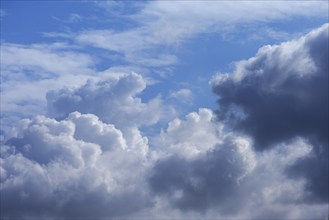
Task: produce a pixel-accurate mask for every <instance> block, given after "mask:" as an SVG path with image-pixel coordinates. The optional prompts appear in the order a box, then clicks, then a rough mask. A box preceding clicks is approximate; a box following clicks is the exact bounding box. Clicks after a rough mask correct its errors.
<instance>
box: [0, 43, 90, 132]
mask: <svg viewBox="0 0 329 220" xmlns="http://www.w3.org/2000/svg"><path fill="white" fill-rule="evenodd" d="M75 49H76V48H75V47H74V46H72V45H68V44H66V43H50V44H32V45H22V44H10V43H2V44H1V82H2V84H1V111H2V112H1V113H2V120H3V121H2V128H1V129H5V130H7V127H10V126H12V125H13V124H14V123H16V122H17V120H16V119H15V118H16V117H17V116H19V117H20V118H24V117H31V116H32V115H35V114H44V113H45V95H46V92H47V91H48V90H49V89H57V88H61V87H63V86H64V85H66V86H77V85H80V84H82V83H83V82H84V81H86V80H87V78H91V77H92V76H91V74H93V73H94V70H93V66H94V64H95V60H94V59H93V58H92V57H91V56H89V55H87V54H84V53H82V52H78V51H75Z"/></svg>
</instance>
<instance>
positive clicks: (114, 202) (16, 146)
mask: <svg viewBox="0 0 329 220" xmlns="http://www.w3.org/2000/svg"><path fill="white" fill-rule="evenodd" d="M87 129H88V131H87ZM90 129H92V130H90ZM87 132H88V133H87ZM126 143H127V142H126V140H125V139H124V138H123V135H122V133H121V131H120V130H118V129H116V128H115V127H114V126H113V125H112V124H104V123H103V122H101V121H100V120H99V119H98V118H97V117H96V116H95V115H91V114H81V113H78V112H73V113H71V114H70V115H69V116H68V118H66V119H65V120H61V121H56V120H54V119H50V118H46V117H44V116H39V117H36V118H34V119H32V120H23V121H22V122H21V124H20V126H19V127H18V129H17V130H16V135H15V137H13V138H11V139H10V140H8V141H7V142H6V145H4V146H2V148H1V149H2V154H1V156H2V157H1V171H2V172H1V199H2V201H3V202H2V203H1V210H2V212H1V216H2V217H10V218H11V217H12V218H27V217H34V218H35V217H41V218H42V217H66V218H67V217H81V216H84V217H86V216H87V217H88V216H89V217H109V216H110V217H111V216H117V215H126V214H129V213H130V212H134V211H136V210H138V209H140V208H142V207H144V206H148V205H150V204H151V203H150V202H151V200H150V198H149V197H148V196H147V191H146V190H144V187H143V184H144V182H143V179H142V177H143V176H144V175H145V174H144V172H145V167H146V165H147V164H146V163H145V162H143V161H145V151H144V149H141V148H139V146H132V145H129V146H128V145H127V144H126ZM137 198H138V199H137ZM141 198H143V199H141Z"/></svg>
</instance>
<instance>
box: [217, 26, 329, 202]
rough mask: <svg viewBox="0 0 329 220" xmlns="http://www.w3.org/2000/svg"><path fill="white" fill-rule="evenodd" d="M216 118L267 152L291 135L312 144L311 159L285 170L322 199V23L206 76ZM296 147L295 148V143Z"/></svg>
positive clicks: (324, 109) (324, 53)
mask: <svg viewBox="0 0 329 220" xmlns="http://www.w3.org/2000/svg"><path fill="white" fill-rule="evenodd" d="M212 88H213V91H214V92H215V93H216V94H217V95H218V96H219V99H218V103H219V107H220V109H219V110H218V115H219V118H220V120H225V121H227V122H228V123H230V125H231V127H232V128H233V129H235V130H237V131H240V132H241V133H244V134H247V135H250V136H251V137H252V138H253V142H254V148H255V149H256V150H258V151H263V150H267V149H269V148H271V147H275V146H276V145H277V144H280V143H283V142H288V141H290V140H292V139H294V138H296V137H303V138H306V139H307V140H308V141H309V142H310V143H311V144H312V145H313V154H314V157H313V158H307V159H303V160H300V161H298V162H296V164H294V165H293V166H292V167H290V168H289V169H288V171H287V173H288V175H290V176H292V177H297V176H298V177H300V178H301V177H306V178H307V179H308V181H309V183H308V190H309V191H310V192H312V196H311V197H312V199H311V198H310V200H312V201H317V202H320V201H322V202H328V103H329V102H328V24H325V25H323V26H322V27H320V28H318V29H316V30H313V31H312V32H310V33H309V34H307V35H305V36H303V37H301V38H299V39H296V40H293V41H289V42H284V43H282V44H280V45H274V46H264V47H262V48H260V49H259V51H258V53H257V54H256V56H255V57H252V58H250V59H248V60H244V61H240V62H237V63H236V65H235V71H234V72H232V73H228V74H218V75H217V76H215V77H214V79H213V80H212ZM296 147H297V148H298V146H296Z"/></svg>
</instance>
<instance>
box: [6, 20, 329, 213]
mask: <svg viewBox="0 0 329 220" xmlns="http://www.w3.org/2000/svg"><path fill="white" fill-rule="evenodd" d="M211 85H212V88H213V90H214V92H215V93H216V94H217V95H218V96H219V97H220V98H219V101H218V102H219V110H218V111H216V112H215V113H214V112H213V111H211V110H210V109H205V108H200V109H199V110H198V111H197V112H191V113H189V114H187V115H186V117H185V118H184V119H179V118H176V119H173V120H170V121H169V122H168V126H167V127H166V128H165V129H163V130H161V132H160V133H158V134H154V133H152V134H148V133H147V132H143V128H145V127H149V128H155V127H156V126H157V123H159V122H160V121H161V120H165V119H168V113H170V114H172V112H171V110H170V109H169V108H168V107H167V106H166V105H165V103H163V102H164V101H163V100H162V99H161V98H160V97H155V98H154V99H151V100H150V101H148V102H143V100H142V99H141V98H140V97H139V95H140V93H141V92H143V90H144V89H145V87H146V80H145V79H144V78H143V77H142V76H141V75H139V74H135V73H131V74H126V75H121V76H119V77H118V78H111V79H108V80H103V81H88V82H86V83H85V84H84V85H82V86H80V87H79V88H74V89H61V90H55V91H49V92H48V94H47V104H48V115H46V116H37V117H34V118H33V119H25V120H22V121H21V122H20V124H19V125H18V126H17V127H16V128H14V129H13V130H12V131H11V136H10V137H7V138H6V139H5V141H4V143H3V144H2V146H1V200H2V201H1V218H4V219H6V218H8V219H10V218H23V219H24V218H46V217H47V218H82V217H84V218H85V217H87V218H111V217H125V218H138V217H144V218H145V217H148V218H152V217H153V218H155V217H157V218H160V217H166V218H182V217H184V218H186V217H194V218H198V217H200V218H201V217H203V218H205V217H208V218H211V217H213V218H215V217H216V218H282V219H287V218H294V219H298V218H309V219H314V218H326V217H327V216H328V209H327V208H328V124H327V122H328V24H326V25H324V26H322V27H320V28H319V29H316V30H314V31H312V32H310V33H309V34H307V35H305V36H303V37H301V38H300V39H297V40H294V41H289V42H285V43H282V44H280V45H275V46H265V47H263V48H261V49H260V50H259V52H258V53H257V54H256V56H255V57H253V58H250V59H249V60H246V61H240V62H238V63H236V68H235V70H234V72H232V73H227V74H218V75H216V76H215V77H214V79H213V80H212V82H211Z"/></svg>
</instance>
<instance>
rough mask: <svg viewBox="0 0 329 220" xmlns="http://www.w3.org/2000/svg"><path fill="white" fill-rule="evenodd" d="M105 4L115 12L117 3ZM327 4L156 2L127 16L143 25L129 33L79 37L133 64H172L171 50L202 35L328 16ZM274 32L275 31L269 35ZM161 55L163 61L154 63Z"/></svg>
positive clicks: (107, 31) (103, 32)
mask: <svg viewBox="0 0 329 220" xmlns="http://www.w3.org/2000/svg"><path fill="white" fill-rule="evenodd" d="M99 5H100V6H101V7H104V8H105V9H107V10H109V11H110V12H109V13H110V14H112V12H111V11H112V10H111V9H112V8H113V4H112V3H111V4H107V3H105V4H99ZM118 5H119V6H120V7H119V8H122V7H124V5H123V4H114V6H115V7H117V6H118ZM327 7H328V3H327V2H323V1H319V2H314V1H311V2H306V1H303V2H296V1H286V2H276V1H274V2H273V1H267V2H262V4H259V2H254V1H243V2H229V1H220V2H207V3H206V4H205V3H204V2H202V1H193V2H190V1H175V2H167V1H151V2H147V3H144V4H139V5H138V7H136V8H135V10H134V14H133V15H129V16H128V15H126V18H127V17H128V18H129V19H131V21H134V22H135V23H136V24H137V25H136V26H134V27H133V28H129V29H126V30H123V31H115V30H110V29H102V30H87V31H84V32H81V33H79V34H77V35H76V36H74V38H75V39H76V40H77V41H78V42H79V43H82V44H88V45H92V46H94V47H98V48H104V49H107V50H111V51H116V52H119V53H122V54H124V56H125V59H126V60H127V61H128V62H130V63H133V64H139V65H146V66H163V65H172V64H175V63H176V62H177V58H176V57H175V56H174V55H170V53H171V51H175V49H176V48H177V47H178V46H179V45H181V44H182V43H183V42H185V41H187V40H189V39H192V38H193V37H194V36H196V35H198V34H201V33H214V32H219V33H221V34H226V33H227V32H232V31H234V30H235V29H239V27H240V26H243V25H249V24H253V25H255V26H257V25H256V24H257V23H259V24H262V25H264V24H267V23H270V22H273V21H282V20H288V19H290V18H292V17H296V16H299V17H306V18H309V17H321V18H324V17H326V16H327ZM119 11H120V10H119ZM122 11H123V12H122V13H124V10H122ZM255 29H256V30H257V27H256V28H255ZM271 35H273V33H269V36H271ZM274 37H277V36H274ZM146 52H147V53H146ZM146 54H147V55H146ZM159 59H161V60H162V61H161V62H159V61H158V62H153V61H154V60H159ZM150 61H152V62H150Z"/></svg>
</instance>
